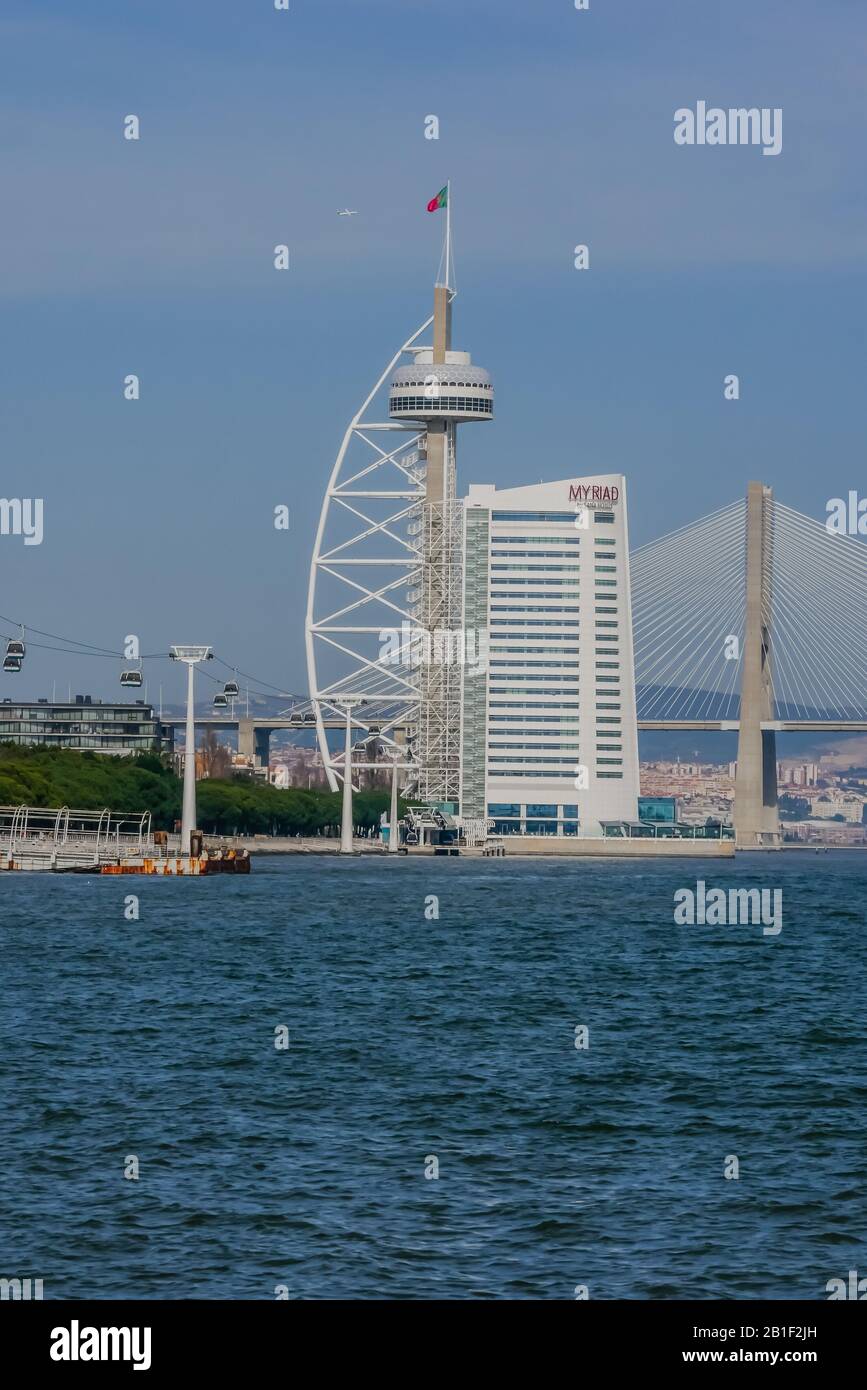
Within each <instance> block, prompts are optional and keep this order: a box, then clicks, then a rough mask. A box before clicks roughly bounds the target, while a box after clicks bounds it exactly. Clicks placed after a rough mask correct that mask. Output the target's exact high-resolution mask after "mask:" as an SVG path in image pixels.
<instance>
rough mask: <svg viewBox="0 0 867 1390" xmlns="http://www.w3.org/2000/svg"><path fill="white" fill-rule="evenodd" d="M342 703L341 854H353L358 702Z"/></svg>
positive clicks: (345, 701) (346, 701)
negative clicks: (354, 743) (354, 732)
mask: <svg viewBox="0 0 867 1390" xmlns="http://www.w3.org/2000/svg"><path fill="white" fill-rule="evenodd" d="M340 703H341V704H342V705H343V706H344V707H345V709H346V743H345V746H344V754H343V814H342V816H341V820H340V853H341V854H352V853H353V834H352V829H353V823H352V706H353V704H355V703H356V702H355V701H354V700H351V699H347V698H346V697H344V698H343V699H342V700H341V702H340Z"/></svg>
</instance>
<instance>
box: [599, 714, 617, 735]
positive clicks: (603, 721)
mask: <svg viewBox="0 0 867 1390" xmlns="http://www.w3.org/2000/svg"><path fill="white" fill-rule="evenodd" d="M620 722H621V721H620V719H614V718H609V717H608V715H602V714H600V715H598V716H597V718H596V723H597V724H619V723H620ZM609 736H610V735H609Z"/></svg>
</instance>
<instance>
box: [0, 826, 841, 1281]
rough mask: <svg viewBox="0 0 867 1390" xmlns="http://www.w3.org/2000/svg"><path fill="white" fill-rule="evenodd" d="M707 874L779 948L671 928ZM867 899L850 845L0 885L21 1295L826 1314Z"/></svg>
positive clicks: (280, 861)
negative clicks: (822, 1305) (603, 1305)
mask: <svg viewBox="0 0 867 1390" xmlns="http://www.w3.org/2000/svg"><path fill="white" fill-rule="evenodd" d="M698 879H703V880H705V881H706V883H707V884H708V886H711V885H714V886H716V885H719V886H723V887H730V886H737V887H751V886H756V887H769V888H772V889H777V888H779V889H781V890H782V894H783V897H782V911H783V916H782V922H783V926H782V931H781V932H780V933H779V934H778V935H775V936H771V935H766V934H765V933H764V932H763V930H762V927H761V925H749V924H747V925H739V926H726V927H720V926H708V925H696V926H677V925H675V923H674V920H673V908H674V904H673V896H674V893H675V892H676V891H677V890H678V889H681V888H684V887H692V888H695V884H696V881H697V880H698ZM865 892H867V856H864V855H861V854H859V853H857V852H852V853H846V852H841V853H832V854H826V855H819V856H817V855H815V854H812V853H809V852H804V853H800V852H794V853H784V854H779V855H765V856H762V855H753V856H740V857H739V858H738V859H737V860H736V861H707V862H704V863H699V862H697V861H695V862H693V861H690V862H687V861H668V862H664V863H663V862H660V863H651V862H647V863H641V862H625V861H619V862H614V861H596V860H582V861H574V860H573V861H559V862H558V861H538V860H517V859H508V858H507V859H506V860H493V859H491V860H479V859H472V860H471V859H465V860H453V859H419V858H416V859H409V860H406V859H404V858H403V857H401V858H400V859H398V860H396V861H391V860H389V859H380V858H354V859H351V860H346V861H344V860H341V859H338V858H336V857H335V858H331V857H316V858H313V857H310V856H291V857H290V856H287V857H279V858H277V857H275V858H271V859H268V858H265V857H260V858H258V859H257V860H255V861H254V866H253V873H252V874H251V876H250V877H249V878H239V879H234V878H229V877H220V878H213V879H201V880H164V881H158V880H155V879H151V880H140V879H139V880H137V879H127V880H125V881H122V880H118V879H114V880H112V879H99V878H93V877H69V876H63V877H50V876H42V875H37V874H20V875H11V874H9V875H3V876H2V878H0V953H2V954H0V959H2V996H0V1059H2V1062H0V1065H2V1095H3V1109H2V1119H0V1171H2V1174H3V1181H2V1185H0V1186H2V1190H0V1264H2V1268H0V1276H4V1277H7V1278H12V1277H22V1278H26V1277H30V1278H41V1279H43V1281H44V1289H45V1297H46V1298H89V1297H97V1298H120V1297H125V1298H189V1297H200V1298H201V1297H207V1298H256V1299H273V1298H274V1297H275V1296H278V1295H279V1294H281V1293H283V1292H284V1291H285V1293H287V1294H288V1296H289V1297H290V1298H363V1299H369V1298H401V1299H430V1298H477V1299H482V1298H484V1299H487V1298H536V1299H571V1298H573V1297H574V1296H575V1289H576V1287H577V1286H586V1288H587V1291H588V1293H589V1296H590V1298H664V1299H685V1298H724V1299H743V1298H760V1299H769V1298H784V1299H797V1298H807V1299H816V1298H824V1297H827V1295H826V1293H825V1285H826V1283H827V1281H828V1280H829V1279H831V1278H835V1277H844V1278H845V1277H846V1274H847V1271H848V1270H849V1269H850V1268H859V1269H860V1270H861V1271H862V1273H867V1195H865V1182H864V1174H865V1163H867V1143H865V1139H867V1042H865V1037H864V1031H865V1030H864V999H865V990H864V982H865V952H867V947H865V912H864V902H865ZM130 894H136V895H137V896H138V899H139V916H138V919H137V920H136V919H134V918H133V919H129V918H128V916H127V915H125V913H127V914H128V913H131V912H132V911H133V908H132V907H126V908H125V900H126V899H127V898H128V896H129V895H130ZM434 899H436V901H434ZM437 914H438V915H437ZM576 1027H577V1028H586V1029H588V1030H589V1033H588V1037H587V1043H588V1045H587V1046H585V1047H576V1040H577V1041H581V1040H582V1035H581V1034H580V1033H579V1034H578V1035H576V1031H575V1030H576ZM284 1041H285V1043H286V1044H287V1045H286V1046H282V1045H281V1046H275V1042H276V1043H278V1044H282V1043H283V1042H284ZM733 1160H736V1168H737V1172H738V1176H737V1177H728V1178H727V1177H726V1176H725V1173H726V1172H727V1171H728V1172H730V1173H731V1172H733V1171H734V1170H735V1164H734V1163H733ZM136 1170H137V1172H138V1177H137V1178H136V1177H127V1176H125V1173H134V1172H135V1171H136ZM435 1171H438V1176H436V1177H434V1176H426V1173H427V1174H433V1173H434V1172H435Z"/></svg>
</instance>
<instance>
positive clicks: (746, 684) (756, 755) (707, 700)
mask: <svg viewBox="0 0 867 1390" xmlns="http://www.w3.org/2000/svg"><path fill="white" fill-rule="evenodd" d="M631 568H632V611H633V632H634V643H635V680H636V694H637V705H638V726H639V728H640V729H642V730H656V729H672V730H683V731H686V730H705V729H709V730H714V729H718V730H733V731H737V734H738V756H737V776H736V780H735V814H734V820H735V832H736V838H737V842H738V844H739V845H740V846H741V847H742V848H745V849H748V848H761V847H771V846H773V845H776V844H779V842H780V822H779V812H778V807H777V771H776V768H777V764H776V734H777V733H781V732H782V733H799V732H820V731H821V732H830V731H846V732H853V731H867V632H865V619H864V617H863V615H862V612H861V611H860V595H862V594H863V593H864V592H865V591H867V547H865V546H864V545H863V543H861V542H859V541H857V540H854V539H852V538H851V537H849V536H846V535H837V534H835V533H832V532H830V531H829V530H828V528H827V527H826V526H825V525H824V524H823V523H822V522H819V521H816V520H815V519H813V518H811V517H808V516H804V515H802V514H801V513H800V512H796V511H794V510H793V509H792V508H791V507H787V506H785V505H784V504H783V503H781V502H778V501H777V500H776V499H775V498H774V496H773V494H772V492H771V489H770V488H769V487H766V486H764V485H763V484H762V483H750V485H749V488H748V491H747V496H746V498H745V499H744V500H742V501H738V502H735V503H733V504H732V505H731V506H728V507H723V508H721V509H720V510H718V511H716V512H712V513H711V514H710V515H709V516H705V517H702V518H701V519H700V520H698V521H695V522H693V523H691V524H690V525H688V526H683V527H681V528H680V529H679V530H677V531H673V532H671V533H670V534H669V535H666V536H663V537H661V538H660V539H659V540H656V541H652V542H650V543H649V544H647V545H644V546H641V547H640V548H639V549H638V550H636V551H634V552H633V554H632V559H631Z"/></svg>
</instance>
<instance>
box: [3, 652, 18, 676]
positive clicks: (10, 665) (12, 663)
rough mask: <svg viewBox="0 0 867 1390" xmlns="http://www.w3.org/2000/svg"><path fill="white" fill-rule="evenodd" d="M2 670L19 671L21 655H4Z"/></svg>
mask: <svg viewBox="0 0 867 1390" xmlns="http://www.w3.org/2000/svg"><path fill="white" fill-rule="evenodd" d="M3 670H4V671H9V672H12V671H20V670H21V657H20V656H7V657H4V659H3Z"/></svg>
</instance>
